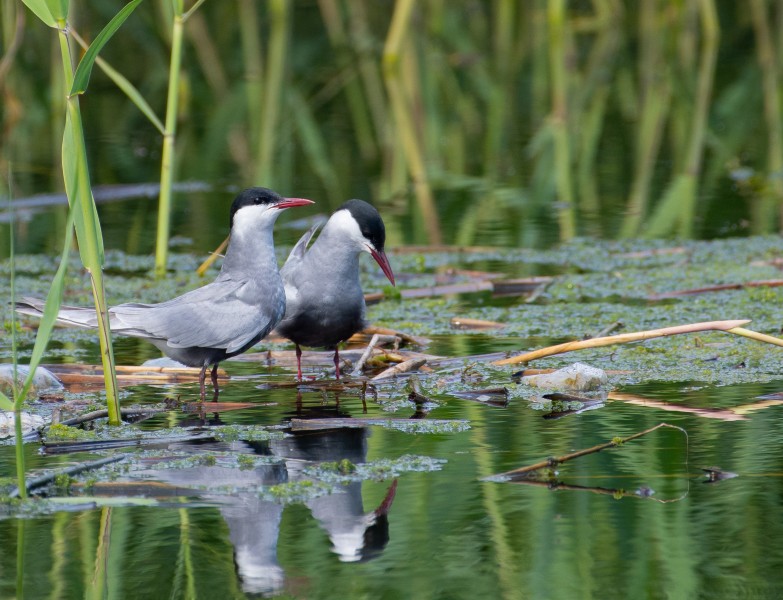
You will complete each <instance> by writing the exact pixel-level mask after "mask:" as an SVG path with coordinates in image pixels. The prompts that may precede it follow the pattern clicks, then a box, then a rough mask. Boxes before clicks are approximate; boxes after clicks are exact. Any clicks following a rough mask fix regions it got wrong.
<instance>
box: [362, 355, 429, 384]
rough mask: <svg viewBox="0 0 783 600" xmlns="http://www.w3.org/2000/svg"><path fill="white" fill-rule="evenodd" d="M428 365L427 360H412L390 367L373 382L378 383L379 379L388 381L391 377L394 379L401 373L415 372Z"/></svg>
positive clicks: (374, 378) (373, 379)
mask: <svg viewBox="0 0 783 600" xmlns="http://www.w3.org/2000/svg"><path fill="white" fill-rule="evenodd" d="M426 363H427V359H426V358H411V359H410V360H406V361H405V362H401V363H400V364H398V365H394V366H393V367H389V368H388V369H386V370H385V371H383V372H382V373H379V374H378V375H376V376H375V377H373V378H372V379H371V381H378V380H379V379H388V378H389V377H393V376H394V375H400V374H401V373H407V372H409V371H415V370H416V369H419V368H421V367H422V366H424V365H425V364H426Z"/></svg>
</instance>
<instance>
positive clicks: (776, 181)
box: [750, 0, 783, 231]
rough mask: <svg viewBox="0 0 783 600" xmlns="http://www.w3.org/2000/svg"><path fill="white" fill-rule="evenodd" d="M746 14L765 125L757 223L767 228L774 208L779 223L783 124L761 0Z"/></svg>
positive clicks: (754, 0)
mask: <svg viewBox="0 0 783 600" xmlns="http://www.w3.org/2000/svg"><path fill="white" fill-rule="evenodd" d="M750 9H751V10H750V13H751V17H752V20H753V29H754V30H755V32H756V55H757V57H758V61H759V66H760V67H761V75H762V78H763V92H764V118H765V119H766V126H767V127H766V128H767V136H768V137H767V170H768V174H767V176H768V178H769V185H768V189H767V190H766V192H767V193H765V194H764V196H765V198H764V201H763V206H762V209H761V214H760V215H759V217H760V218H759V219H758V221H759V224H760V225H761V227H762V228H764V229H766V230H767V231H770V230H773V229H774V222H775V210H776V209H777V210H778V211H780V213H779V215H778V218H779V219H780V224H781V225H783V205H781V201H783V123H781V115H780V93H779V91H778V89H779V78H778V65H777V61H776V57H775V47H774V42H773V40H772V33H771V31H770V27H769V22H768V17H767V3H766V2H764V1H763V0H751V2H750Z"/></svg>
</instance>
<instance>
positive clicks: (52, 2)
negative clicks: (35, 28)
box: [22, 0, 69, 27]
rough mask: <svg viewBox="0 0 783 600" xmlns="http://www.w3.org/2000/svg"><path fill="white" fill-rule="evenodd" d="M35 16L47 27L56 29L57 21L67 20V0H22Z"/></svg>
mask: <svg viewBox="0 0 783 600" xmlns="http://www.w3.org/2000/svg"><path fill="white" fill-rule="evenodd" d="M22 2H24V3H25V4H26V5H27V8H29V9H30V10H31V11H33V13H35V16H36V17H38V18H39V19H41V21H43V22H44V23H45V24H46V25H48V26H49V27H57V21H65V19H67V18H68V4H69V0H22Z"/></svg>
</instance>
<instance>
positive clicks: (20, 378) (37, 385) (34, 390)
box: [0, 363, 63, 398]
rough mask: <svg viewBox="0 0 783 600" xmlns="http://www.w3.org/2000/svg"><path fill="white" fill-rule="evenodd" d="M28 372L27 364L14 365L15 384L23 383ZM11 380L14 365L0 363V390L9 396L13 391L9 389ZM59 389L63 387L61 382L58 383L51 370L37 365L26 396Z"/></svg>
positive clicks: (12, 378)
mask: <svg viewBox="0 0 783 600" xmlns="http://www.w3.org/2000/svg"><path fill="white" fill-rule="evenodd" d="M29 372H30V367H29V366H28V365H17V366H16V381H17V385H22V384H24V380H25V379H26V378H27V374H28V373H29ZM13 380H14V366H13V365H11V364H7V363H4V364H0V390H2V392H3V393H4V394H5V395H6V396H8V397H9V398H10V397H11V396H12V395H13V392H12V391H11V388H12V382H13ZM61 389H63V384H62V383H60V380H59V379H57V377H55V376H54V374H53V373H52V372H51V371H48V370H47V369H44V368H43V367H38V368H37V369H36V370H35V375H34V376H33V384H32V385H31V386H30V392H29V393H28V396H32V395H34V394H38V393H40V392H43V391H46V390H61Z"/></svg>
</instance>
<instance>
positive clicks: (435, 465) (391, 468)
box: [304, 454, 448, 483]
mask: <svg viewBox="0 0 783 600" xmlns="http://www.w3.org/2000/svg"><path fill="white" fill-rule="evenodd" d="M447 462H448V461H446V460H445V459H442V458H432V457H429V456H415V455H411V454H406V455H404V456H400V457H399V458H393V459H392V458H382V459H379V460H374V461H371V462H368V463H361V464H357V465H354V464H353V463H350V461H346V460H343V461H340V462H332V463H320V464H317V465H314V466H312V467H307V468H305V469H304V474H305V475H307V476H308V477H312V478H314V479H317V480H319V481H326V482H329V483H349V482H352V481H367V480H371V481H383V480H385V479H391V478H392V477H398V476H399V475H401V474H403V473H413V472H431V471H440V470H441V469H442V468H443V465H445V464H446V463H447ZM345 463H348V464H345Z"/></svg>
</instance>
